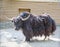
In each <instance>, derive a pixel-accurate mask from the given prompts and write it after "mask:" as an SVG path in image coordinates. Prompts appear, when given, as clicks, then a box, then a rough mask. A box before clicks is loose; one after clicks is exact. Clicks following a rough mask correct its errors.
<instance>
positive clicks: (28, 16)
mask: <svg viewBox="0 0 60 47" xmlns="http://www.w3.org/2000/svg"><path fill="white" fill-rule="evenodd" d="M29 17H30V15H29V16H28V17H26V18H22V17H20V18H21V19H22V20H23V21H25V20H27V19H29Z"/></svg>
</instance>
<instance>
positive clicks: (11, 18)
mask: <svg viewBox="0 0 60 47" xmlns="http://www.w3.org/2000/svg"><path fill="white" fill-rule="evenodd" d="M6 18H7V19H8V20H11V21H12V20H13V19H14V18H15V17H12V18H9V17H6Z"/></svg>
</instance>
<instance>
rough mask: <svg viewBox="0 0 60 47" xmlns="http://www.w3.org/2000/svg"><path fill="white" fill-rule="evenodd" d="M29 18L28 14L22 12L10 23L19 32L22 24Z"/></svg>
mask: <svg viewBox="0 0 60 47" xmlns="http://www.w3.org/2000/svg"><path fill="white" fill-rule="evenodd" d="M29 17H30V15H29V12H22V13H20V14H19V16H17V17H16V18H14V19H13V20H12V22H14V25H15V27H16V28H15V30H19V29H20V28H21V27H22V26H23V22H24V21H26V20H28V18H29Z"/></svg>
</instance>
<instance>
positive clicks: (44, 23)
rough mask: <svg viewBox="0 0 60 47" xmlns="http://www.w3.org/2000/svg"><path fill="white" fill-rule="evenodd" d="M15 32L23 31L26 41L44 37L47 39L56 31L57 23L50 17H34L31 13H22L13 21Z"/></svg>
mask: <svg viewBox="0 0 60 47" xmlns="http://www.w3.org/2000/svg"><path fill="white" fill-rule="evenodd" d="M12 22H14V25H15V27H16V28H15V30H19V29H20V28H22V29H23V34H24V35H25V36H26V41H30V39H31V38H32V37H33V36H42V35H44V36H45V38H46V37H47V36H50V35H51V34H53V32H54V31H55V30H56V24H55V21H54V20H53V19H52V18H51V17H50V16H49V15H46V16H44V15H40V16H34V15H33V14H31V13H29V12H22V13H20V15H19V16H18V17H16V18H14V19H13V20H12Z"/></svg>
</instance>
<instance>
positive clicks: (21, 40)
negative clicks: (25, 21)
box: [0, 22, 60, 47]
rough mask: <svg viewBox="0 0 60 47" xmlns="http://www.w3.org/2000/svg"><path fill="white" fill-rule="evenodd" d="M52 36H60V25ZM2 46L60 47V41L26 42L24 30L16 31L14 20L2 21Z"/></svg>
mask: <svg viewBox="0 0 60 47" xmlns="http://www.w3.org/2000/svg"><path fill="white" fill-rule="evenodd" d="M54 34H55V35H53V36H52V37H54V38H60V26H57V29H56V31H55V33H54ZM0 47H60V42H59V41H52V40H46V41H43V40H42V41H41V40H39V41H36V40H35V41H32V42H25V36H24V34H23V33H22V30H20V31H15V30H14V25H13V23H12V22H0Z"/></svg>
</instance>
